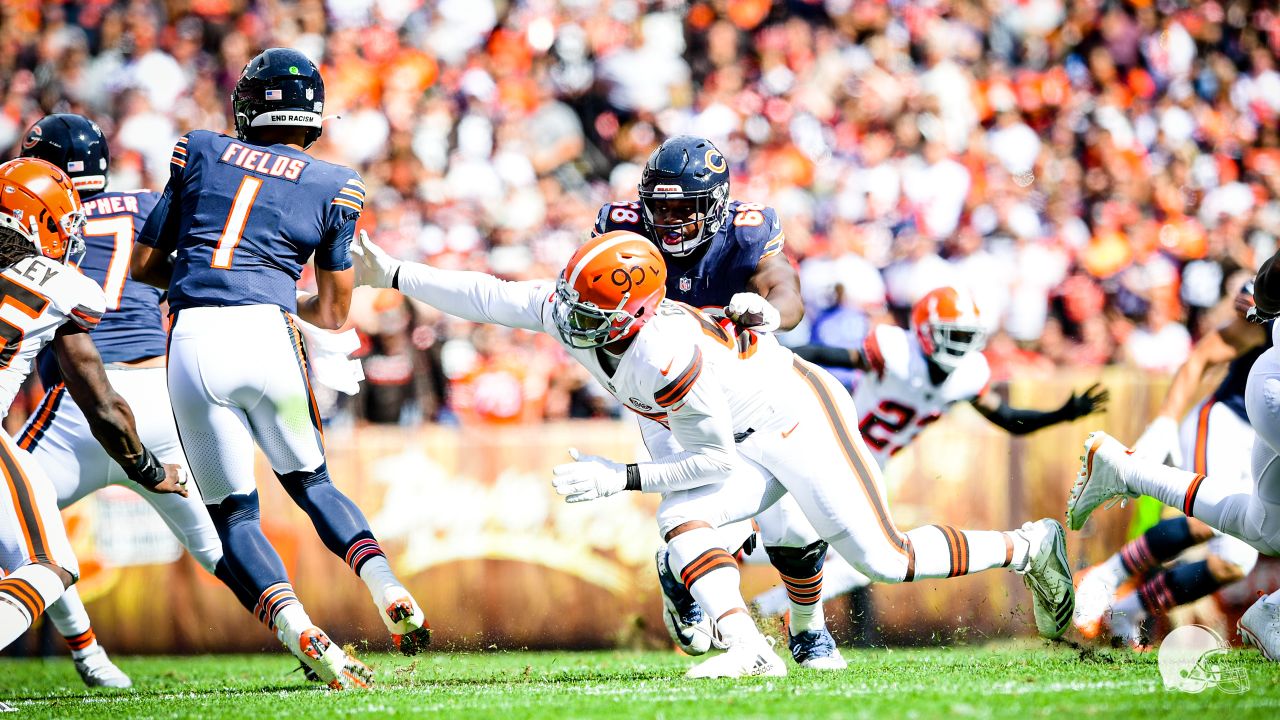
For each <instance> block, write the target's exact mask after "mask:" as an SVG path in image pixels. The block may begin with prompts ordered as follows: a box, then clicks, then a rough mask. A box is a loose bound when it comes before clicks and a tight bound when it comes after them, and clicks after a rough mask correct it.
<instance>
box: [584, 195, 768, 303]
mask: <svg viewBox="0 0 1280 720" xmlns="http://www.w3.org/2000/svg"><path fill="white" fill-rule="evenodd" d="M640 212H641V209H640V203H639V202H635V201H632V202H616V203H610V204H608V205H605V206H604V207H602V208H600V214H599V215H597V216H596V224H595V227H594V228H593V229H592V236H595V235H603V234H604V233H607V232H613V231H615V230H626V231H628V232H633V233H637V234H639V235H643V236H645V237H649V233H648V232H647V231H646V230H645V227H644V222H643V221H642V220H641V218H640ZM650 239H652V238H650ZM784 242H785V240H784V238H783V235H782V223H781V222H780V221H779V220H778V213H777V212H776V211H775V210H774V209H773V208H771V207H766V206H764V205H757V204H755V203H744V202H739V201H737V200H731V201H730V202H729V215H728V217H727V218H726V219H725V221H724V223H722V224H721V225H720V231H719V232H717V233H716V234H715V236H714V237H712V238H711V240H709V241H707V242H706V243H704V244H703V246H702V247H700V248H698V249H697V250H695V251H694V252H693V253H692V254H690V255H689V257H673V256H671V255H667V254H665V253H664V254H663V257H664V258H666V260H667V297H669V298H671V299H672V300H678V301H680V302H682V303H686V304H688V305H693V306H694V307H699V308H721V307H724V306H725V305H728V304H729V300H730V298H732V297H733V296H734V295H735V294H737V293H740V292H749V291H750V288H748V287H747V281H748V280H750V279H751V276H752V275H754V274H755V272H756V267H757V266H759V264H760V261H761V260H763V259H765V258H767V257H769V256H771V255H777V254H778V253H780V252H782V245H783V243H784Z"/></svg>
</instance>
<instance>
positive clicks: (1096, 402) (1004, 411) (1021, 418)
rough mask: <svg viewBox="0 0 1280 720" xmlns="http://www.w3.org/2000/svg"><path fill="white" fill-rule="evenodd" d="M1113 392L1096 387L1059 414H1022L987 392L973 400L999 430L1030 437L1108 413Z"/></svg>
mask: <svg viewBox="0 0 1280 720" xmlns="http://www.w3.org/2000/svg"><path fill="white" fill-rule="evenodd" d="M1109 399H1111V392H1110V391H1109V390H1107V389H1105V388H1103V387H1102V386H1101V385H1100V384H1098V383H1094V384H1093V385H1090V386H1089V388H1088V389H1087V390H1085V391H1084V392H1082V393H1072V394H1071V397H1069V398H1067V401H1066V402H1065V403H1063V404H1062V407H1060V408H1058V409H1057V410H1046V411H1041V410H1022V409H1019V408H1015V407H1010V406H1009V405H1006V404H1005V402H1004V400H1002V399H1001V398H1000V397H999V396H998V395H996V394H995V393H992V392H985V393H983V394H982V395H979V396H978V397H977V398H974V400H973V407H974V408H975V409H977V411H978V412H979V413H981V414H982V416H983V417H985V418H986V419H988V420H990V421H991V422H992V423H993V424H994V425H995V426H996V427H999V428H1001V429H1002V430H1005V431H1006V432H1008V433H1010V434H1012V435H1026V434H1028V433H1033V432H1035V431H1037V430H1041V429H1044V428H1047V427H1049V426H1050V425H1056V424H1057V423H1061V422H1071V421H1072V420H1075V419H1076V418H1081V417H1084V416H1085V415H1092V414H1093V413H1096V412H1101V411H1103V410H1106V409H1107V400H1109Z"/></svg>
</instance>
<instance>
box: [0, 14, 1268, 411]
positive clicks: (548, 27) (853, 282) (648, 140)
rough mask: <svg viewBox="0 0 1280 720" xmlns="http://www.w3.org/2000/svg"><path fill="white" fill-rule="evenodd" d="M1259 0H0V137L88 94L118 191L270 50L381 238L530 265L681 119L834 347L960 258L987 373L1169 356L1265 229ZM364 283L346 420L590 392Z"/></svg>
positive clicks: (599, 401) (79, 108) (513, 343)
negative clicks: (781, 246)
mask: <svg viewBox="0 0 1280 720" xmlns="http://www.w3.org/2000/svg"><path fill="white" fill-rule="evenodd" d="M1270 6H1271V4H1269V3H1253V2H1248V1H1245V0H1226V1H1218V0H1210V1H1209V2H1182V1H1177V0H1133V1H1132V2H1116V1H1110V2H1103V1H1101V0H1082V1H1076V2H1064V1H1063V0H967V1H966V0H954V1H951V2H948V1H945V0H939V1H937V2H911V3H908V2H883V1H879V0H787V1H781V0H780V1H776V2H770V0H709V1H699V2H683V1H677V0H667V1H659V2H639V1H637V0H565V1H562V2H551V1H550V0H530V1H527V2H502V1H501V0H438V1H424V0H330V1H329V2H322V1H321V0H298V1H297V2H280V1H275V0H262V1H256V0H190V1H183V0H162V1H158V2H147V1H145V0H132V1H129V2H112V1H109V0H83V1H81V2H67V3H58V2H37V1H36V0H19V1H17V2H9V3H5V4H4V5H3V8H2V9H0V13H3V14H2V15H0V103H2V106H0V147H3V148H14V147H15V146H16V144H17V142H18V140H19V138H20V136H21V133H22V132H23V130H24V129H25V128H26V127H27V126H28V125H29V124H30V123H32V122H33V121H34V120H36V119H37V118H39V117H40V116H41V115H43V114H44V113H47V112H79V113H83V114H85V115H88V116H90V117H92V118H95V119H97V121H98V122H99V123H100V124H101V125H102V126H103V128H104V130H105V131H106V133H107V134H108V136H109V137H110V138H111V140H112V149H113V162H114V164H113V169H114V174H113V176H112V178H111V184H112V187H114V188H117V189H120V188H126V187H151V188H155V189H159V188H161V187H163V185H164V183H165V181H166V176H167V165H168V158H169V155H170V150H171V147H172V143H173V141H174V140H176V139H177V137H178V136H179V135H180V134H181V133H182V132H184V131H185V130H187V129H191V128H212V129H221V130H225V129H227V128H230V127H231V118H230V117H229V102H228V94H229V92H230V90H231V86H232V85H233V83H234V82H235V79H236V77H237V75H238V73H239V71H240V69H241V67H243V65H244V64H245V62H246V61H247V60H248V59H249V58H250V57H251V56H252V55H253V54H254V53H255V52H257V51H258V50H259V49H261V48H263V47H266V46H270V45H286V46H292V47H296V48H298V49H300V50H303V51H304V52H306V53H307V54H308V55H310V56H311V57H313V58H314V59H316V61H317V63H318V64H319V65H320V66H321V71H322V73H323V75H324V77H325V81H326V93H327V97H328V100H327V110H328V111H329V112H330V113H333V114H334V115H336V116H340V117H334V118H333V119H332V120H330V121H328V122H327V123H326V128H325V133H324V136H323V137H322V139H321V140H320V142H319V143H318V144H317V145H316V146H315V147H314V148H313V151H314V152H315V154H317V155H318V156H320V157H323V158H325V159H329V160H333V161H335V162H340V163H344V164H348V165H351V166H352V167H354V168H356V169H357V170H358V171H359V172H360V173H361V174H362V175H363V177H364V181H365V183H366V184H367V185H368V189H369V193H368V200H367V202H366V205H365V213H364V216H363V219H362V221H361V227H363V228H365V229H367V230H368V231H369V232H370V234H371V235H372V236H374V237H375V238H376V239H377V241H378V242H379V243H380V244H382V245H383V246H385V247H386V248H387V249H388V250H389V251H390V252H392V253H393V254H396V255H400V256H404V257H416V258H420V259H422V260H424V261H427V262H430V263H433V264H437V265H441V266H446V267H452V268H471V269H478V270H487V271H490V272H494V273H496V274H499V275H501V276H503V277H508V278H535V277H551V276H553V275H554V274H555V273H556V272H557V271H558V268H559V267H561V265H562V263H563V262H564V260H565V259H566V258H567V257H568V255H569V254H570V253H571V252H572V250H573V249H574V248H575V247H576V246H577V244H578V243H580V242H581V241H582V240H583V239H584V237H585V236H586V234H587V232H588V230H589V228H590V227H591V225H592V223H593V222H594V220H595V216H596V211H597V209H598V208H599V207H600V205H601V204H602V203H605V202H609V201H611V200H624V199H634V198H635V197H636V193H635V185H636V182H637V181H638V178H639V174H640V168H641V166H642V165H643V163H644V161H645V158H646V157H647V155H648V153H649V152H650V150H652V149H653V148H654V147H656V145H657V144H658V143H659V142H660V140H661V139H662V138H663V137H666V136H669V135H674V134H679V133H689V134H697V135H702V136H705V137H708V138H710V139H711V140H713V141H714V142H715V143H716V144H717V145H718V146H719V147H720V149H721V150H722V151H723V152H724V153H725V155H726V157H727V158H728V159H729V161H730V165H731V170H732V173H733V180H732V182H733V186H732V194H733V196H734V197H735V198H738V199H742V200H748V201H753V202H761V203H766V204H769V205H772V206H774V207H775V208H777V209H778V211H779V214H780V215H781V216H782V218H783V226H784V230H785V232H786V236H787V246H786V252H787V254H788V256H789V257H790V258H791V259H792V260H794V261H795V262H796V263H797V264H798V266H799V268H800V273H801V279H802V283H803V287H804V291H805V295H806V306H807V313H808V317H807V318H806V321H805V322H804V323H803V324H802V325H801V327H800V328H797V330H795V331H793V333H792V334H790V336H789V337H788V338H787V339H788V340H793V341H795V342H809V341H818V342H823V343H826V344H831V345H843V346H854V345H856V344H857V343H858V342H859V341H860V340H861V337H862V336H863V335H864V334H865V332H866V330H867V328H868V327H869V326H870V325H871V324H872V323H874V322H878V321H881V320H890V319H893V318H896V319H897V320H899V321H902V320H903V319H904V315H905V312H904V311H905V310H906V309H907V308H909V307H910V305H911V303H912V302H913V301H914V300H915V299H916V298H918V297H919V296H921V295H923V294H924V293H925V292H927V291H928V290H930V289H932V288H933V287H936V286H938V285H941V284H956V285H959V286H962V287H968V288H969V289H970V290H971V291H972V292H974V293H975V295H976V296H977V297H978V299H979V302H980V306H981V307H982V309H983V312H984V317H985V318H986V320H987V322H989V323H990V325H991V329H992V337H991V340H990V343H989V345H988V350H987V353H988V356H989V358H990V360H991V362H992V366H993V368H994V369H995V372H996V375H997V379H1001V378H1007V377H1009V376H1010V375H1012V374H1015V373H1036V372H1049V371H1051V370H1052V368H1054V367H1055V366H1058V365H1071V366H1085V367H1088V366H1096V365H1103V364H1108V363H1118V362H1123V363H1130V364H1133V365H1136V366H1138V367H1141V368H1145V369H1148V370H1151V371H1153V372H1169V371H1172V370H1173V369H1174V368H1176V367H1177V366H1178V364H1179V363H1180V362H1181V361H1182V360H1183V359H1184V358H1185V357H1186V354H1187V351H1188V349H1189V347H1190V344H1191V342H1192V341H1193V339H1194V338H1195V337H1197V336H1198V335H1199V334H1200V333H1202V332H1203V331H1204V330H1205V329H1206V327H1207V326H1208V324H1209V323H1212V322H1214V321H1215V320H1214V319H1213V315H1212V313H1210V310H1211V309H1212V308H1213V307H1214V306H1215V305H1216V304H1217V303H1218V301H1219V300H1220V299H1221V298H1222V297H1223V296H1224V295H1225V294H1226V293H1227V291H1228V288H1229V287H1230V286H1231V284H1232V283H1238V282H1239V281H1240V280H1241V278H1242V276H1243V275H1244V274H1247V273H1242V272H1240V271H1242V270H1244V271H1251V270H1253V268H1254V267H1255V263H1256V262H1257V261H1258V260H1259V259H1261V258H1264V257H1266V256H1268V255H1269V254H1270V253H1272V252H1273V251H1274V249H1275V246H1276V242H1277V241H1276V238H1277V236H1280V172H1278V170H1280V123H1278V120H1277V119H1278V117H1280V72H1277V68H1276V57H1277V55H1278V54H1280V16H1278V15H1277V14H1276V12H1275V11H1274V10H1273V9H1269V8H1270ZM14 154H16V151H15V152H11V153H10V155H14ZM363 297H364V306H363V307H361V308H359V309H358V312H357V313H356V318H357V325H358V327H359V329H360V330H361V332H362V337H363V339H364V344H363V347H362V351H361V352H362V353H363V363H364V371H365V374H366V377H367V380H366V384H365V388H364V391H363V392H362V393H361V394H360V395H359V396H357V397H356V399H355V400H354V401H351V407H350V408H349V409H350V410H352V411H353V414H354V416H355V417H359V418H364V419H367V420H369V421H373V422H382V423H415V422H420V421H423V420H431V421H442V422H453V421H456V420H460V421H463V422H469V421H479V422H522V421H531V420H537V419H541V418H562V417H590V416H598V415H607V414H610V413H611V412H613V410H612V408H611V402H606V400H605V398H604V396H603V394H602V391H600V392H597V391H596V390H595V388H594V383H592V382H591V381H590V380H589V378H588V376H587V375H586V373H585V371H582V370H580V369H578V368H577V366H576V364H574V363H571V362H569V361H568V360H567V358H565V357H564V356H563V354H562V353H561V351H560V350H559V349H558V348H557V347H556V346H555V344H554V343H553V342H551V341H550V340H549V338H545V337H541V336H539V337H537V338H534V337H532V336H528V335H523V334H513V333H510V332H507V331H503V330H499V329H495V328H493V327H483V328H481V327H475V326H471V325H469V324H467V323H464V322H462V321H458V320H453V319H446V318H444V317H442V316H440V315H439V314H437V313H435V312H433V311H429V310H426V309H424V308H423V307H421V306H415V305H413V304H410V303H409V302H408V301H405V300H403V299H401V298H400V297H399V295H398V294H395V293H390V294H382V295H375V294H370V295H366V296H363ZM344 413H345V411H343V412H341V413H340V415H341V414H344ZM18 415H19V416H20V415H22V413H18ZM18 419H19V420H20V419H21V418H20V417H19V418H18Z"/></svg>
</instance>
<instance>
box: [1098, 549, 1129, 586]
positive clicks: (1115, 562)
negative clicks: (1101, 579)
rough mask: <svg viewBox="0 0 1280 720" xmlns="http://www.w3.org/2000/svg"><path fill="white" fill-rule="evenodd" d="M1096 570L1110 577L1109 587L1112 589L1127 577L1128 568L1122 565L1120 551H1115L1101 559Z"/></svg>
mask: <svg viewBox="0 0 1280 720" xmlns="http://www.w3.org/2000/svg"><path fill="white" fill-rule="evenodd" d="M1098 570H1099V571H1100V572H1102V573H1104V574H1106V575H1107V577H1109V578H1111V589H1113V590H1114V589H1115V588H1117V587H1119V586H1120V584H1121V583H1123V582H1124V581H1125V580H1128V579H1129V569H1128V568H1126V567H1125V566H1124V560H1122V559H1121V558H1120V553H1115V554H1113V555H1112V556H1111V557H1109V558H1107V559H1106V560H1103V561H1102V564H1101V565H1099V566H1098Z"/></svg>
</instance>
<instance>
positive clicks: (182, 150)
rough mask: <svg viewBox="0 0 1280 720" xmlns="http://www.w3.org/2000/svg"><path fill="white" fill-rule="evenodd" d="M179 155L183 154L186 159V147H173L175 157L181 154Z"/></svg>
mask: <svg viewBox="0 0 1280 720" xmlns="http://www.w3.org/2000/svg"><path fill="white" fill-rule="evenodd" d="M179 153H181V154H182V156H183V157H186V155H187V149H186V148H184V147H182V146H181V145H174V146H173V154H174V155H177V154H179Z"/></svg>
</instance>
